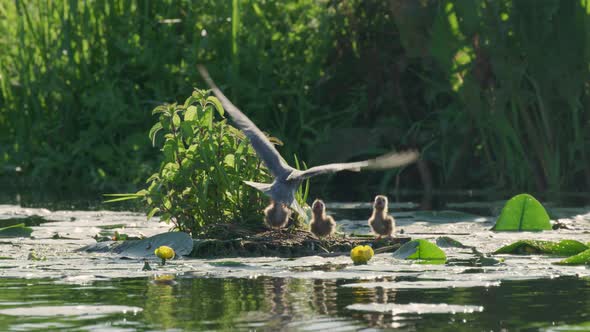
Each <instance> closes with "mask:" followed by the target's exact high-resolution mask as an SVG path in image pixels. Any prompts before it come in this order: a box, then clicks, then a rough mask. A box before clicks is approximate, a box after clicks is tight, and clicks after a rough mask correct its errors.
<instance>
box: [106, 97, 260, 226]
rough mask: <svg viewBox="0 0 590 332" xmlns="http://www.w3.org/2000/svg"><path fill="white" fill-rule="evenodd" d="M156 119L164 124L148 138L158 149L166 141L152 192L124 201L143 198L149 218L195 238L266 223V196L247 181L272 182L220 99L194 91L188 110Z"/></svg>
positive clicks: (171, 108)
mask: <svg viewBox="0 0 590 332" xmlns="http://www.w3.org/2000/svg"><path fill="white" fill-rule="evenodd" d="M153 114H158V115H159V121H158V122H156V124H155V125H154V126H153V127H152V129H151V130H150V132H149V137H150V139H151V140H152V142H153V143H154V144H155V143H156V142H157V141H160V140H161V139H160V140H158V137H160V135H159V134H163V135H162V136H163V138H164V139H163V142H162V149H161V151H162V153H163V160H162V163H161V166H160V169H159V171H158V172H156V173H154V174H153V175H152V176H150V177H149V179H148V180H147V184H148V188H147V189H144V190H140V191H139V192H138V193H137V194H131V195H121V196H123V197H121V198H119V200H122V199H126V198H141V199H142V200H143V201H144V202H145V203H146V204H147V206H148V207H149V210H150V211H149V213H148V218H151V217H152V216H153V215H154V214H159V216H160V218H161V220H162V221H166V222H171V223H172V224H173V225H174V228H176V229H178V230H180V231H185V232H188V233H191V234H192V235H193V236H197V235H199V233H200V232H201V231H203V229H204V227H205V226H207V225H212V224H218V223H228V222H245V223H247V222H256V221H259V222H261V221H262V217H261V215H260V212H261V210H262V209H263V207H264V206H263V205H264V201H263V199H262V194H261V193H260V192H258V191H256V190H254V189H252V188H250V187H248V186H246V185H245V184H244V183H243V182H242V181H243V180H252V181H258V182H268V181H269V180H270V179H271V177H270V176H269V173H268V171H267V170H266V168H265V167H264V166H263V165H262V164H261V162H260V159H259V158H258V157H257V156H256V153H255V152H254V150H253V149H252V146H251V145H250V144H249V143H248V140H247V139H246V138H245V136H244V135H243V133H242V132H240V131H239V130H238V129H236V128H234V127H232V126H231V125H229V124H228V123H227V120H226V119H224V118H223V114H224V111H223V108H222V106H221V103H219V101H218V100H217V98H215V97H214V96H208V92H207V91H204V90H195V91H194V92H193V94H192V95H191V96H190V97H189V98H188V99H187V100H186V101H185V102H184V104H181V105H178V104H168V105H161V106H158V107H156V108H155V109H154V110H153ZM116 200H117V199H115V201H116Z"/></svg>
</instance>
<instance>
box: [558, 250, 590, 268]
mask: <svg viewBox="0 0 590 332" xmlns="http://www.w3.org/2000/svg"><path fill="white" fill-rule="evenodd" d="M555 264H558V265H590V249H588V250H585V251H582V252H581V253H579V254H577V255H574V256H572V257H568V258H566V259H564V260H561V261H559V262H557V263H555Z"/></svg>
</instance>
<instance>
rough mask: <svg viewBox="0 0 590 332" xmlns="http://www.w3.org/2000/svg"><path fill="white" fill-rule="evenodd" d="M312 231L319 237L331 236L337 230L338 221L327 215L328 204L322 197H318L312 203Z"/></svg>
mask: <svg viewBox="0 0 590 332" xmlns="http://www.w3.org/2000/svg"><path fill="white" fill-rule="evenodd" d="M311 211H312V217H311V223H310V227H311V232H312V233H313V234H315V236H317V237H324V236H330V235H332V234H334V232H335V231H336V222H335V221H334V218H332V217H331V216H328V215H326V204H324V202H323V201H322V200H320V199H316V200H315V201H314V202H313V204H312V205H311Z"/></svg>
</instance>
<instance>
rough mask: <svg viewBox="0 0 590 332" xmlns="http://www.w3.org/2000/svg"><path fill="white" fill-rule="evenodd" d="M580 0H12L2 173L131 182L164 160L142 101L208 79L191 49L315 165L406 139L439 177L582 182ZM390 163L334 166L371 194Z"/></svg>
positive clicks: (0, 25) (447, 184) (122, 186)
mask: <svg viewBox="0 0 590 332" xmlns="http://www.w3.org/2000/svg"><path fill="white" fill-rule="evenodd" d="M588 8H589V5H588V2H587V1H586V0H581V1H559V0H548V1H543V2H536V1H508V0H500V1H488V0H477V1H463V0H445V1H407V0H388V1H376V2H372V1H360V0H342V1H329V2H321V1H312V0H304V1H281V2H275V1H267V2H258V1H249V0H248V1H247V0H233V1H231V2H229V1H213V0H205V1H199V2H191V1H183V0H163V1H152V2H146V1H140V0H131V1H121V0H96V1H92V2H88V1H86V2H77V1H66V0H55V1H41V0H33V1H26V2H25V1H14V2H2V3H0V15H1V16H3V17H5V18H6V19H4V20H0V46H1V47H0V75H1V77H0V93H1V95H0V107H1V108H0V164H1V167H0V172H3V173H4V174H11V173H7V172H8V171H7V170H10V169H14V168H15V167H16V166H20V167H21V168H22V169H23V173H24V174H25V175H26V177H27V178H29V179H33V180H34V181H35V182H36V183H38V184H40V185H47V184H50V183H51V184H52V186H63V187H73V186H79V185H80V184H81V183H82V184H84V185H85V186H87V187H89V188H93V189H98V190H109V191H120V190H133V189H135V187H137V186H138V185H139V182H140V181H141V179H142V178H144V177H145V175H146V174H148V173H151V171H152V170H153V168H154V167H155V165H157V164H158V162H159V160H154V158H153V157H152V153H153V150H152V148H151V147H150V142H149V140H147V139H146V138H145V133H146V132H147V131H148V130H149V128H150V122H151V119H150V110H151V109H152V108H153V107H154V106H155V105H157V104H161V103H163V102H174V101H176V100H178V99H179V98H180V97H181V96H183V95H186V94H188V93H190V91H192V89H193V87H200V86H202V84H201V82H200V81H199V79H198V76H197V74H196V73H195V70H194V64H196V63H206V64H207V66H208V68H209V69H210V71H212V72H213V74H214V75H215V76H216V77H219V78H221V79H220V81H221V83H222V85H224V88H225V89H227V90H228V91H230V92H231V96H232V99H234V100H236V101H237V103H238V105H239V106H240V107H241V108H242V109H243V110H244V111H245V112H246V113H247V114H248V115H249V116H251V117H252V118H253V119H254V120H255V122H256V123H257V124H259V126H260V127H261V128H262V129H263V130H265V131H268V132H269V133H270V134H271V135H272V136H275V137H278V138H279V139H281V140H282V141H284V142H285V145H284V146H283V147H281V152H282V154H283V155H286V156H291V155H294V154H297V155H298V156H299V157H301V158H302V160H305V161H306V162H308V164H309V165H313V164H316V163H320V162H325V161H335V160H340V161H342V160H350V159H354V158H361V157H368V156H371V155H374V154H377V153H380V152H383V151H385V150H389V149H392V148H403V147H405V146H412V147H418V148H421V149H422V150H423V159H424V163H425V165H428V167H424V168H423V169H430V170H431V172H432V174H431V175H432V176H431V178H432V179H433V181H434V186H435V187H440V188H474V187H477V188H482V187H484V188H494V189H499V188H501V189H515V190H553V191H558V190H580V189H587V188H588V185H590V169H589V167H588V166H587V165H588V161H589V160H588V158H589V153H590V151H589V150H588V146H589V144H588V143H590V142H589V139H590V137H589V135H590V131H589V129H590V128H588V127H589V126H590V123H589V119H588V113H587V111H586V109H587V108H588V106H590V105H588V103H589V101H590V99H589V93H590V91H589V89H588V81H589V80H588V64H589V60H590V54H588V49H589V48H588V40H589V39H588V36H589V33H590V24H589V14H588ZM403 174H404V177H402V183H401V185H403V186H413V187H420V186H421V184H420V177H419V172H418V171H417V170H416V168H415V167H410V168H408V169H407V170H404V171H403ZM397 175H399V173H398V171H393V172H390V173H388V174H385V176H383V174H363V175H362V177H354V176H353V177H349V178H346V179H345V178H343V176H344V175H338V177H336V179H341V180H347V181H342V182H346V184H347V185H346V186H345V188H346V189H347V191H350V190H352V191H353V194H354V193H355V192H356V193H358V195H359V196H354V197H353V198H363V199H364V196H362V195H363V193H366V192H370V189H371V187H372V186H374V185H375V184H380V185H381V186H380V188H381V189H382V190H388V188H391V187H393V186H394V183H395V181H396V180H395V179H396V176H397ZM426 178H428V177H426ZM315 181H316V182H314V184H316V183H318V184H319V183H321V182H322V181H326V180H325V179H318V180H315ZM318 181H319V182H318ZM324 183H326V182H324ZM316 188H328V187H323V186H321V185H315V186H314V190H317V189H316ZM351 188H352V189H351ZM341 189H342V188H337V189H336V191H342V190H341Z"/></svg>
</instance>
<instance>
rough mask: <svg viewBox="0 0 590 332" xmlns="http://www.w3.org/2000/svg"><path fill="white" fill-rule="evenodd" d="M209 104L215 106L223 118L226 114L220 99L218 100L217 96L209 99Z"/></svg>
mask: <svg viewBox="0 0 590 332" xmlns="http://www.w3.org/2000/svg"><path fill="white" fill-rule="evenodd" d="M207 104H213V105H214V106H215V109H217V113H219V115H221V116H223V113H224V110H223V106H222V105H221V102H220V101H219V99H217V97H215V96H209V97H207Z"/></svg>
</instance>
